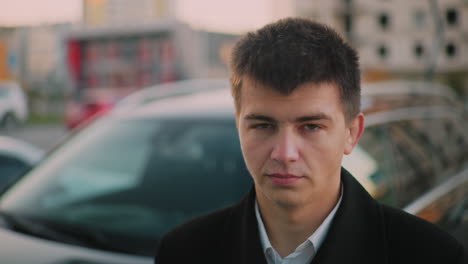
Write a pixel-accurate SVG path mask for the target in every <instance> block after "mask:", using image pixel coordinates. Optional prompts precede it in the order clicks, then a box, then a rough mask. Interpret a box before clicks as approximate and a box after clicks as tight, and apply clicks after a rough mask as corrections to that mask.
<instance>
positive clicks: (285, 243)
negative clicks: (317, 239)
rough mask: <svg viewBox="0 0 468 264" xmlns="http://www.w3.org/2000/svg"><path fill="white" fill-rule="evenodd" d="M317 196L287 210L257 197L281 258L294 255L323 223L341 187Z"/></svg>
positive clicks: (273, 243) (268, 200)
mask: <svg viewBox="0 0 468 264" xmlns="http://www.w3.org/2000/svg"><path fill="white" fill-rule="evenodd" d="M257 194H258V191H257ZM318 197H319V198H317V199H314V200H313V201H308V202H307V203H304V204H300V205H297V206H288V207H284V206H281V205H279V204H278V203H276V202H274V201H272V200H270V199H268V198H267V197H265V196H263V195H261V194H260V195H257V202H258V206H259V210H260V213H261V215H262V220H263V224H264V226H265V230H266V232H267V234H268V238H269V240H270V243H271V245H272V246H273V247H274V248H275V250H276V251H277V252H278V254H280V256H281V257H285V256H287V255H289V254H291V253H292V252H294V250H295V249H296V248H297V247H298V246H299V245H300V244H301V243H303V242H304V241H306V240H307V239H308V238H309V237H310V236H311V235H312V234H313V233H314V232H315V231H316V230H317V228H318V227H319V226H320V224H322V222H323V221H324V220H325V218H326V217H327V216H328V215H329V214H330V212H331V211H332V210H333V208H334V207H335V205H336V203H337V202H338V199H339V197H340V185H338V186H337V188H334V189H333V190H327V191H326V192H321V193H320V196H318Z"/></svg>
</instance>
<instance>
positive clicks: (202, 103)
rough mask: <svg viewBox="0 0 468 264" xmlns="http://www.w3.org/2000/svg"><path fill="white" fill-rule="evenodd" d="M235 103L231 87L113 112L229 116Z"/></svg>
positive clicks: (140, 116) (128, 114)
mask: <svg viewBox="0 0 468 264" xmlns="http://www.w3.org/2000/svg"><path fill="white" fill-rule="evenodd" d="M233 114H234V104H233V101H232V97H231V95H230V91H229V89H227V88H226V89H219V90H206V91H200V92H196V93H192V94H188V95H183V96H176V97H169V98H164V99H161V100H157V101H154V102H150V103H146V104H143V105H140V106H135V108H133V109H131V110H128V111H116V112H112V113H111V115H113V116H120V117H133V118H135V117H136V118H146V117H171V118H194V117H198V118H215V117H222V118H229V117H232V118H234V116H233Z"/></svg>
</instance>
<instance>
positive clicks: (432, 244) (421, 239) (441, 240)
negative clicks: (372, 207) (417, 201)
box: [381, 205, 467, 263]
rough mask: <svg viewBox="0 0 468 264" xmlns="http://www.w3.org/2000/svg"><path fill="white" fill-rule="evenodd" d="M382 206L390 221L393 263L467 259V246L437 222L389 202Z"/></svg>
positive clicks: (444, 261) (387, 223) (463, 261)
mask: <svg viewBox="0 0 468 264" xmlns="http://www.w3.org/2000/svg"><path fill="white" fill-rule="evenodd" d="M381 208H382V213H383V215H384V219H385V222H386V223H385V228H386V232H385V233H386V234H387V241H388V246H389V253H390V256H392V257H391V258H392V259H393V261H391V263H465V261H467V259H466V250H465V249H464V248H463V246H462V245H461V244H460V243H459V242H458V241H457V240H455V238H453V237H452V236H451V235H449V234H448V233H446V232H445V231H443V230H442V229H440V228H439V227H437V226H436V225H434V224H432V223H429V222H427V221H426V220H424V219H421V218H419V217H417V216H414V215H411V214H409V213H406V212H404V211H402V210H399V209H395V208H392V207H389V206H386V205H381ZM413 261H414V262H413ZM425 261H427V262H425ZM439 261H440V262H439Z"/></svg>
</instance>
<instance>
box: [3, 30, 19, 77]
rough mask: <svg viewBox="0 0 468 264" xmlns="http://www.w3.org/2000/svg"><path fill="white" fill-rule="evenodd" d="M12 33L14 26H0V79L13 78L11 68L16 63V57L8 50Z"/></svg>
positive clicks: (13, 32) (10, 45)
mask: <svg viewBox="0 0 468 264" xmlns="http://www.w3.org/2000/svg"><path fill="white" fill-rule="evenodd" d="M14 34H15V28H13V27H0V81H2V80H11V79H12V78H13V75H12V70H13V67H15V64H16V58H15V57H14V56H13V54H12V53H11V52H10V49H11V47H12V38H13V36H14Z"/></svg>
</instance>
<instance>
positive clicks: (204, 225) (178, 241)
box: [156, 206, 234, 264]
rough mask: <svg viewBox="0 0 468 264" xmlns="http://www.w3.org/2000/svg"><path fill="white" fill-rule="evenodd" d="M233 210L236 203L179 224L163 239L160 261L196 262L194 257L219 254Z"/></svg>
mask: <svg viewBox="0 0 468 264" xmlns="http://www.w3.org/2000/svg"><path fill="white" fill-rule="evenodd" d="M233 212H234V206H229V207H226V208H223V209H219V210H217V211H214V212H211V213H208V214H205V215H201V216H197V217H195V218H193V219H191V220H190V221H188V222H186V223H183V224H181V225H178V226H176V227H175V228H174V229H172V230H171V231H169V232H168V233H167V234H165V235H164V236H163V238H162V239H161V240H160V242H159V244H158V248H157V251H156V263H158V264H159V263H179V262H182V261H190V262H191V263H194V262H193V260H194V258H197V256H198V255H200V254H203V255H204V256H205V257H207V252H211V253H213V254H214V255H215V254H218V253H219V251H218V250H217V249H216V248H217V246H221V243H223V237H225V234H224V231H225V227H226V225H227V224H228V222H229V219H230V218H231V216H232V214H233ZM214 255H211V256H212V257H214ZM208 256H209V255H208ZM178 261H179V262H178Z"/></svg>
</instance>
